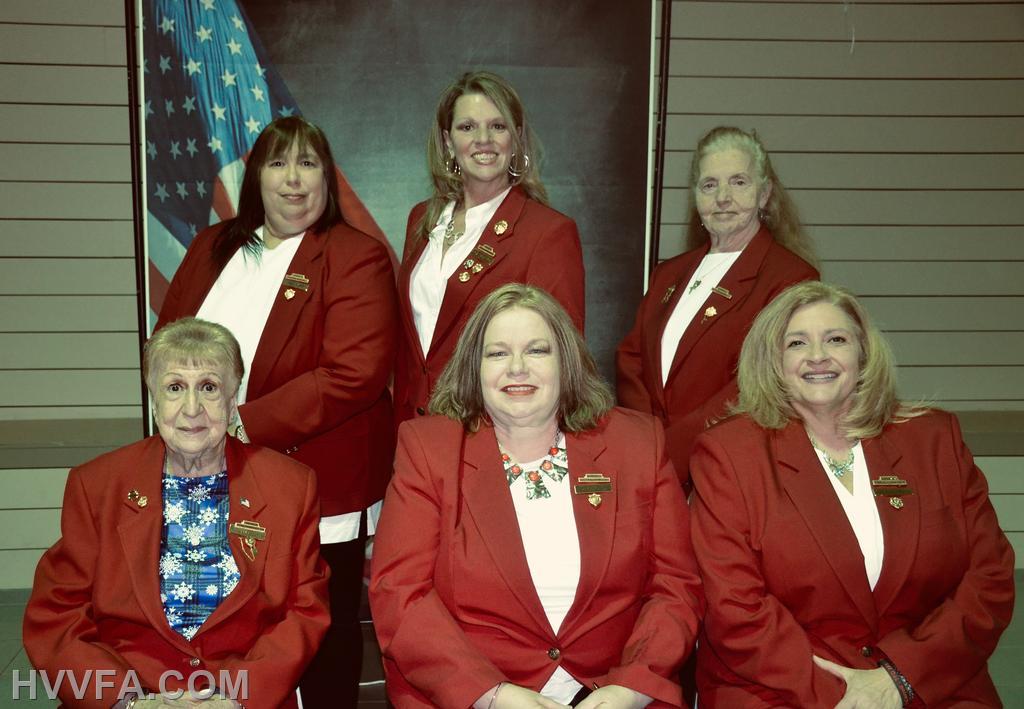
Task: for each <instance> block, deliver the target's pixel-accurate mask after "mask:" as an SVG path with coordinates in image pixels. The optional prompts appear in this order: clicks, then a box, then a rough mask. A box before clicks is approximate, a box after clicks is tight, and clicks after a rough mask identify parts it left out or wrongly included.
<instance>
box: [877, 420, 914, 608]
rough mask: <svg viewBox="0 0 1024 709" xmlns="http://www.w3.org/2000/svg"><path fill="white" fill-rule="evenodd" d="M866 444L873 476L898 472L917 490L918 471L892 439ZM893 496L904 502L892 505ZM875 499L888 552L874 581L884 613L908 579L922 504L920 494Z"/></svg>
mask: <svg viewBox="0 0 1024 709" xmlns="http://www.w3.org/2000/svg"><path fill="white" fill-rule="evenodd" d="M863 448H864V457H865V458H867V462H868V471H869V472H870V475H871V479H872V480H875V479H878V478H879V477H881V476H883V475H895V476H897V477H899V478H901V479H902V480H906V481H907V487H909V488H910V489H911V490H912V491H916V490H917V479H916V475H915V471H913V470H907V469H906V467H905V466H899V462H900V460H901V458H902V453H901V452H900V450H899V448H897V447H896V446H895V445H893V444H892V443H891V442H890V441H889V440H887V439H886V438H883V437H882V436H876V437H875V438H872V439H869V440H866V441H864V443H863ZM892 499H898V500H900V501H901V502H902V506H901V507H899V508H897V507H895V506H893V504H891V503H890V500H892ZM875 503H876V504H877V505H878V517H879V519H880V520H881V522H882V538H883V539H884V540H885V552H884V553H885V556H884V558H883V561H882V573H881V575H880V576H879V577H878V583H876V584H875V590H874V595H875V602H876V606H877V607H878V612H879V613H885V611H886V609H887V608H888V607H889V604H890V603H892V601H893V599H894V598H895V597H896V595H897V593H899V591H900V589H901V588H902V586H903V583H904V582H905V581H906V579H907V574H908V573H909V572H910V567H911V566H912V565H913V563H914V559H915V557H916V555H917V542H918V538H919V534H920V525H921V505H920V501H919V497H918V496H917V495H902V496H899V497H891V496H889V495H880V496H878V497H876V498H875Z"/></svg>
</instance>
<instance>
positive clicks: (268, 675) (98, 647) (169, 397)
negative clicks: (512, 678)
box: [23, 318, 330, 709]
mask: <svg viewBox="0 0 1024 709" xmlns="http://www.w3.org/2000/svg"><path fill="white" fill-rule="evenodd" d="M142 371H143V376H144V377H145V381H146V385H147V386H148V388H149V392H150V396H151V397H152V401H153V417H154V418H155V419H156V424H157V428H158V429H159V432H160V435H159V436H152V437H150V438H147V439H145V440H143V441H140V442H138V443H134V444H132V445H129V446H126V447H124V448H121V449H118V450H116V451H113V452H111V453H107V454H106V455H103V456H100V457H99V458H97V459H96V460H93V461H91V462H89V463H86V464H84V465H82V466H79V467H77V468H75V469H73V470H72V471H71V473H70V475H69V477H68V482H67V488H66V490H65V493H64V509H63V513H62V515H61V533H62V536H61V539H60V540H59V541H58V542H57V543H56V544H55V545H54V546H53V547H52V548H51V549H50V550H49V551H47V552H46V553H45V554H44V555H43V558H42V559H41V560H40V562H39V567H38V569H37V570H36V577H35V583H34V585H33V588H32V596H31V598H30V599H29V602H28V608H27V609H26V611H25V624H24V633H23V634H24V643H25V648H26V650H27V652H28V656H29V659H30V660H31V661H32V664H33V665H35V667H37V668H39V669H42V670H45V671H46V672H47V674H48V676H49V677H51V678H56V677H57V674H58V672H60V671H61V670H66V671H68V673H70V674H71V677H70V678H69V679H72V678H73V679H74V681H75V682H77V683H78V684H79V685H81V684H82V683H83V682H84V683H85V687H84V689H82V690H80V691H77V692H76V691H75V689H74V686H73V683H72V682H69V681H65V682H63V683H62V685H61V690H60V696H61V699H62V700H63V701H64V703H65V704H69V705H72V706H81V707H103V708H105V709H106V708H108V707H111V706H133V705H135V706H160V705H164V704H166V705H168V706H172V705H176V704H175V702H174V701H173V700H172V699H169V698H165V697H162V696H155V697H152V698H149V699H146V698H144V697H143V696H142V693H143V692H157V691H160V692H166V693H169V694H170V693H179V692H180V690H184V689H189V690H195V689H200V690H205V692H202V693H201V695H200V696H206V697H209V699H207V700H206V701H207V702H208V703H210V704H212V705H214V706H216V705H223V706H226V705H228V704H233V705H237V704H238V703H241V704H244V705H245V706H246V707H250V708H251V707H267V708H270V707H279V706H294V705H295V702H294V697H295V693H294V690H295V686H296V685H297V684H298V681H299V677H300V676H301V674H302V671H303V669H304V668H305V666H306V664H307V663H308V662H309V661H310V659H311V658H312V657H313V654H314V652H315V651H316V648H317V645H318V644H319V643H320V640H321V638H322V637H323V634H324V633H325V632H326V630H327V626H328V624H329V622H330V617H329V612H328V609H327V600H326V596H327V580H326V576H325V569H324V566H323V562H322V561H320V558H319V541H318V537H317V524H318V522H319V518H320V511H319V499H318V497H317V489H316V477H315V476H314V474H313V472H312V471H311V470H310V469H309V468H307V467H306V466H304V465H302V464H301V463H297V462H295V461H293V460H291V459H290V458H288V457H287V456H284V455H281V454H278V453H275V452H273V451H270V450H267V449H264V448H259V447H256V446H246V445H244V444H242V443H241V442H239V441H238V440H237V439H234V438H227V437H226V436H225V432H226V430H227V426H228V422H229V421H231V420H232V417H233V416H234V413H235V411H234V409H235V392H236V391H237V389H238V383H239V381H240V380H241V377H242V359H241V355H240V353H239V348H238V343H237V342H236V341H235V339H234V337H232V336H231V333H230V332H228V330H227V329H225V328H224V327H222V326H220V325H215V324H213V323H209V322H205V321H202V320H197V319H194V318H184V319H182V320H179V321H177V322H175V323H173V324H171V325H168V326H166V327H164V328H163V329H161V330H160V331H159V332H157V333H156V334H155V335H153V337H151V338H150V340H149V341H148V342H147V343H146V346H145V349H144V351H143V361H142ZM90 670H91V672H89V671H90ZM100 679H102V680H104V681H103V682H100V681H98V680H100ZM211 680H212V682H211ZM128 693H133V694H132V696H130V697H129V696H127V694H128ZM76 694H77V695H79V696H76ZM244 695H247V696H244ZM232 700H234V701H232ZM188 701H189V700H188V699H187V698H186V699H184V700H179V702H186V703H187V702H188ZM193 703H196V702H193Z"/></svg>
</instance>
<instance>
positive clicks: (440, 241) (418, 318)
mask: <svg viewBox="0 0 1024 709" xmlns="http://www.w3.org/2000/svg"><path fill="white" fill-rule="evenodd" d="M511 189H512V188H511V187H509V188H508V189H507V190H505V191H504V192H502V193H501V194H499V195H498V196H497V197H495V198H494V199H492V200H490V201H488V202H484V203H482V204H478V205H476V206H475V207H472V208H471V209H469V210H467V211H466V231H465V233H464V234H463V235H462V236H461V237H459V240H458V241H456V242H455V243H454V244H452V245H451V246H450V247H449V248H448V252H447V253H444V232H445V228H447V226H448V222H449V220H450V219H451V218H452V213H453V212H454V211H455V202H449V203H448V204H447V206H445V208H444V211H443V212H441V216H440V217H439V218H438V220H437V224H435V225H434V228H433V229H431V230H430V234H429V235H428V236H427V246H426V248H424V249H423V253H422V254H421V255H420V260H419V261H417V262H416V265H415V266H414V267H413V269H412V275H411V276H410V278H409V303H410V305H411V306H412V319H413V322H414V323H415V324H416V332H417V333H418V334H419V336H420V347H421V348H422V349H423V355H424V356H426V355H427V354H428V353H429V352H430V343H431V342H432V341H433V339H434V328H435V327H437V316H438V315H439V314H440V313H441V304H442V303H443V302H444V294H445V290H446V289H447V287H448V279H449V278H451V277H452V274H453V273H455V271H457V270H458V268H459V266H460V265H461V264H462V262H463V261H465V260H466V258H468V257H469V254H470V252H472V251H473V247H474V246H476V245H477V242H478V241H480V236H481V235H482V234H483V233H484V228H486V227H487V225H488V223H490V221H491V219H492V218H493V217H494V213H495V212H497V211H498V207H499V206H501V203H502V202H504V201H505V197H507V196H508V193H509V190H511Z"/></svg>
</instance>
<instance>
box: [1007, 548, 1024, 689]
mask: <svg viewBox="0 0 1024 709" xmlns="http://www.w3.org/2000/svg"><path fill="white" fill-rule="evenodd" d="M1006 536H1007V538H1008V539H1009V540H1010V546H1012V547H1013V553H1014V555H1015V557H1016V558H1015V560H1014V568H1017V569H1024V532H1009V533H1007V535H1006ZM1004 699H1008V697H1004Z"/></svg>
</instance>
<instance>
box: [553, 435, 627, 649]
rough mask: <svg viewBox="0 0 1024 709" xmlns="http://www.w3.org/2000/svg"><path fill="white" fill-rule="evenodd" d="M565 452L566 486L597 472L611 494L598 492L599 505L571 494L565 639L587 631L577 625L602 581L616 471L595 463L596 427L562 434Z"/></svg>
mask: <svg viewBox="0 0 1024 709" xmlns="http://www.w3.org/2000/svg"><path fill="white" fill-rule="evenodd" d="M565 438H566V446H567V448H566V454H567V456H568V459H569V477H570V478H571V479H570V481H569V485H570V488H571V486H572V485H573V484H574V483H575V482H576V481H577V479H578V478H581V477H582V476H584V475H586V474H588V473H601V474H602V475H604V476H605V477H608V478H611V485H612V491H611V493H602V494H601V504H600V506H598V507H595V506H594V505H592V504H591V503H590V502H589V500H588V499H587V498H588V496H587V495H582V494H580V495H577V494H575V493H573V495H572V507H573V514H574V516H575V518H576V534H577V536H578V537H579V542H580V581H579V584H578V585H577V586H576V598H575V599H573V603H572V607H570V608H569V612H568V613H567V614H566V616H565V620H564V621H562V627H561V628H560V629H559V632H558V635H559V637H560V638H564V639H566V640H568V639H569V638H570V637H571V636H573V635H578V634H579V633H581V632H585V631H586V630H587V628H586V626H581V625H580V623H581V622H583V621H584V620H585V619H586V618H587V617H588V616H590V617H593V614H592V613H589V614H588V612H587V610H588V608H589V607H590V604H591V601H592V599H593V597H594V594H595V593H596V592H597V589H598V588H599V587H600V586H601V582H602V581H603V580H604V577H605V572H606V571H607V569H608V564H609V562H610V560H611V554H612V542H613V540H614V535H615V519H616V511H617V509H618V498H619V496H618V494H616V493H617V492H618V484H619V480H618V471H617V470H613V469H609V468H607V467H602V466H601V464H600V463H599V459H600V457H601V454H602V453H603V452H604V450H605V447H606V446H605V441H604V436H602V435H601V433H600V430H599V429H598V430H594V431H591V432H588V433H583V434H571V433H570V434H566V437H565Z"/></svg>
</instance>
